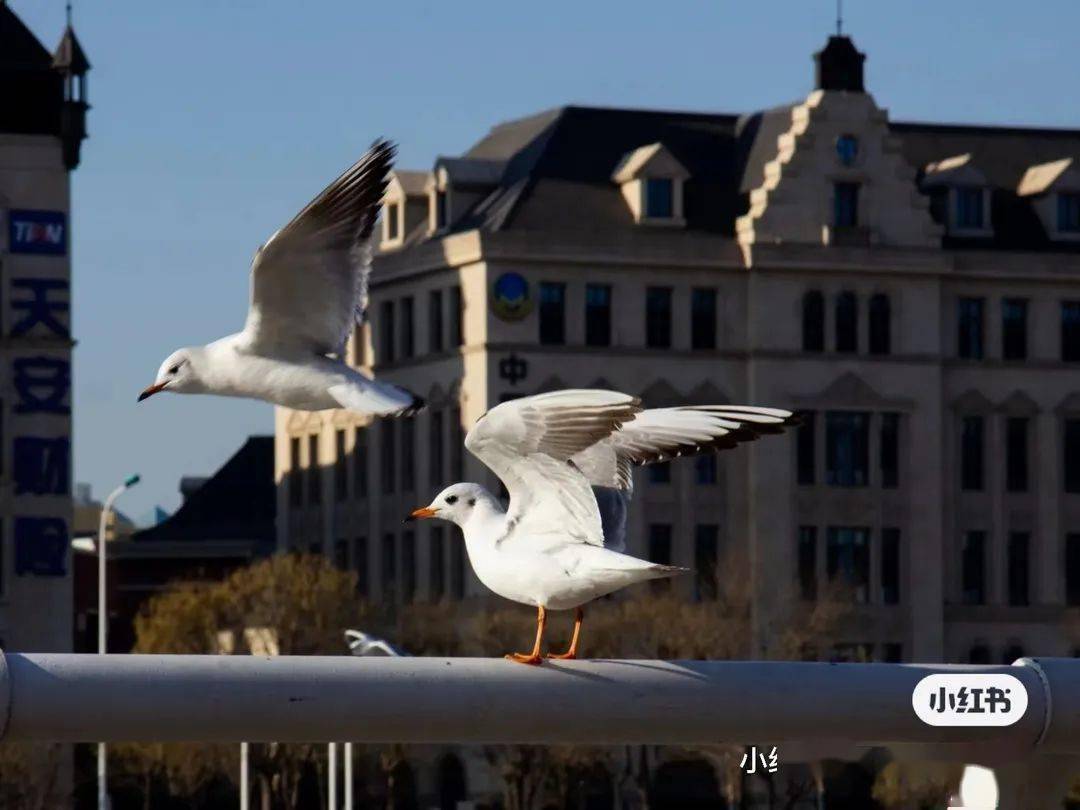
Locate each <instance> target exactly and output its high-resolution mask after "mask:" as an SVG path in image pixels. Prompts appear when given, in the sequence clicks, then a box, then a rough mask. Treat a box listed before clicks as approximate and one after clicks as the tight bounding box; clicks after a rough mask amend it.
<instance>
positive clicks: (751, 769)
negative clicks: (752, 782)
mask: <svg viewBox="0 0 1080 810" xmlns="http://www.w3.org/2000/svg"><path fill="white" fill-rule="evenodd" d="M759 762H760V763H761V767H760V768H758V763H759ZM779 767H780V754H779V752H778V751H777V750H776V746H775V745H774V746H773V747H772V748H771V749H769V752H768V754H766V753H765V751H764V750H762V751H758V748H757V746H756V745H752V746H750V750H749V751H745V752H743V756H742V762H740V763H739V768H740V769H741V770H743V771H745V772H746V773H747V774H755V773H759V772H760V773H776V771H777V770H778V769H779Z"/></svg>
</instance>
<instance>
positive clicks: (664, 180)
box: [645, 177, 675, 219]
mask: <svg viewBox="0 0 1080 810" xmlns="http://www.w3.org/2000/svg"><path fill="white" fill-rule="evenodd" d="M674 215H675V181H674V180H672V179H671V178H669V177H650V178H648V179H647V180H646V181H645V216H647V217H649V218H650V219H671V217H673V216H674Z"/></svg>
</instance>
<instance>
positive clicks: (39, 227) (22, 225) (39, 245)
mask: <svg viewBox="0 0 1080 810" xmlns="http://www.w3.org/2000/svg"><path fill="white" fill-rule="evenodd" d="M8 249H9V250H10V251H11V252H12V253H37V254H39V255H45V256H63V255H64V254H66V253H67V216H66V215H65V214H64V212H63V211H9V212H8Z"/></svg>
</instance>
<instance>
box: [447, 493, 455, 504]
mask: <svg viewBox="0 0 1080 810" xmlns="http://www.w3.org/2000/svg"><path fill="white" fill-rule="evenodd" d="M446 502H447V503H457V495H447V496H446Z"/></svg>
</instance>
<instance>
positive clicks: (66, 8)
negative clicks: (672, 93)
mask: <svg viewBox="0 0 1080 810" xmlns="http://www.w3.org/2000/svg"><path fill="white" fill-rule="evenodd" d="M839 1H840V0H837V2H839ZM64 12H65V13H66V15H67V24H68V28H70V27H71V0H68V1H67V3H65V4H64Z"/></svg>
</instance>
